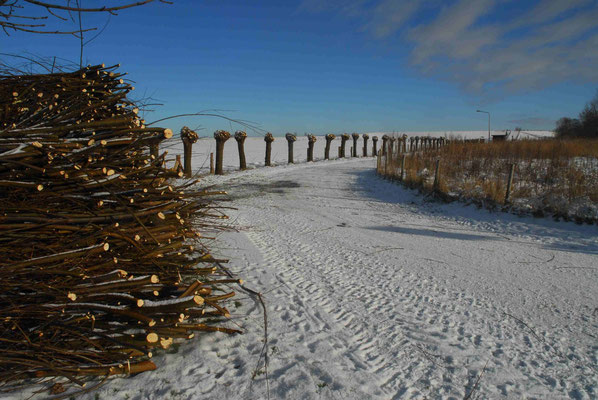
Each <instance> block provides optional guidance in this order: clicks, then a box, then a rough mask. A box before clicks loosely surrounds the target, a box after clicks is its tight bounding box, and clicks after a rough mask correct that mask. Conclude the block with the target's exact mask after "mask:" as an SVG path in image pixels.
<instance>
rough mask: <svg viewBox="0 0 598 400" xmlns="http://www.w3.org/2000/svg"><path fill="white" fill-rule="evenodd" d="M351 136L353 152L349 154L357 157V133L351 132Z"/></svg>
mask: <svg viewBox="0 0 598 400" xmlns="http://www.w3.org/2000/svg"><path fill="white" fill-rule="evenodd" d="M351 137H353V154H351V157H357V140H359V133H353V134H351Z"/></svg>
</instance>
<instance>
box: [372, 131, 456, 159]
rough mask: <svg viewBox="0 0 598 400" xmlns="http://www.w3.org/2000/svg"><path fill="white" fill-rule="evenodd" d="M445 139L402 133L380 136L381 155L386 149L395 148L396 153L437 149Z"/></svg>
mask: <svg viewBox="0 0 598 400" xmlns="http://www.w3.org/2000/svg"><path fill="white" fill-rule="evenodd" d="M446 142H447V140H446V139H445V138H442V137H440V138H435V137H430V136H410V137H409V136H407V135H402V136H399V137H394V136H390V135H384V136H382V155H385V154H386V151H387V149H390V151H391V152H392V149H393V148H396V153H406V152H408V151H424V150H432V149H439V148H440V147H442V146H443V145H444V144H446Z"/></svg>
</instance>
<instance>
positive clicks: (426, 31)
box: [304, 0, 598, 95]
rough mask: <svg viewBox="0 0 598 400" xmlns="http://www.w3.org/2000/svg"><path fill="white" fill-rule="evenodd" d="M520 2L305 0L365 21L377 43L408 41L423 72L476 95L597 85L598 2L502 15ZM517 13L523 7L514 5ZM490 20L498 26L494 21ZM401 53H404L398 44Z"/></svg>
mask: <svg viewBox="0 0 598 400" xmlns="http://www.w3.org/2000/svg"><path fill="white" fill-rule="evenodd" d="M515 1H518V0H476V1H470V0H458V1H453V2H451V3H449V4H448V5H447V4H446V2H441V1H438V0H404V1H401V0H374V1H365V0H347V1H343V2H339V1H336V0H320V1H315V0H306V1H305V3H304V4H307V3H314V4H315V6H314V5H312V7H311V9H312V11H317V12H321V11H325V10H327V11H337V12H340V13H342V14H343V15H347V16H351V17H353V18H357V19H359V20H361V21H362V24H363V25H362V26H363V28H364V29H365V30H366V31H367V32H369V34H371V35H372V36H373V37H374V38H376V39H378V40H387V41H399V42H401V43H403V42H407V43H408V44H409V45H410V48H412V50H411V53H410V54H409V61H410V64H411V65H412V67H414V68H415V69H417V70H418V71H420V72H421V73H424V74H430V75H434V76H440V77H442V78H444V79H447V80H451V81H455V82H457V83H458V84H460V85H461V87H463V88H464V89H465V90H467V91H469V92H473V93H476V94H486V92H487V91H488V90H489V89H491V90H492V93H493V94H494V95H496V93H498V92H500V91H506V92H519V91H525V90H530V89H541V88H544V87H547V86H550V85H552V84H555V83H559V82H563V81H578V82H598V68H596V66H597V65H598V24H597V23H596V21H598V2H597V1H596V0H566V1H563V0H539V1H537V3H536V4H535V5H534V6H533V7H532V8H531V9H529V10H528V11H527V12H523V13H521V14H519V15H510V16H508V17H505V18H502V19H499V18H497V17H496V15H498V11H500V8H501V7H508V6H512V5H518V4H517V3H515ZM512 9H517V8H516V7H515V8H512ZM488 21H492V22H488ZM400 48H405V47H404V46H400Z"/></svg>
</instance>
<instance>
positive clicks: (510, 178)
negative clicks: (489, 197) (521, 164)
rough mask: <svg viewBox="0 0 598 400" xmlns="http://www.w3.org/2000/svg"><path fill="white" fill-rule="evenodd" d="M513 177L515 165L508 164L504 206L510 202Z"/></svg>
mask: <svg viewBox="0 0 598 400" xmlns="http://www.w3.org/2000/svg"><path fill="white" fill-rule="evenodd" d="M514 175H515V164H510V167H509V179H508V180H507V193H506V194H505V204H509V202H510V201H511V190H512V189H513V176H514Z"/></svg>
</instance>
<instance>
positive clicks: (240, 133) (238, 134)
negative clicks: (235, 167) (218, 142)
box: [235, 131, 247, 171]
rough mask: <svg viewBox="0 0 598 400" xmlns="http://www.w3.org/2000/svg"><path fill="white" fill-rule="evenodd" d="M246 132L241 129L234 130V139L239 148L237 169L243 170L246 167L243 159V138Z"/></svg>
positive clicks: (245, 136)
mask: <svg viewBox="0 0 598 400" xmlns="http://www.w3.org/2000/svg"><path fill="white" fill-rule="evenodd" d="M246 138H247V133H245V132H243V131H236V132H235V140H236V141H237V147H238V149H239V169H240V170H241V171H244V170H246V169H247V162H246V161H245V139H246Z"/></svg>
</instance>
